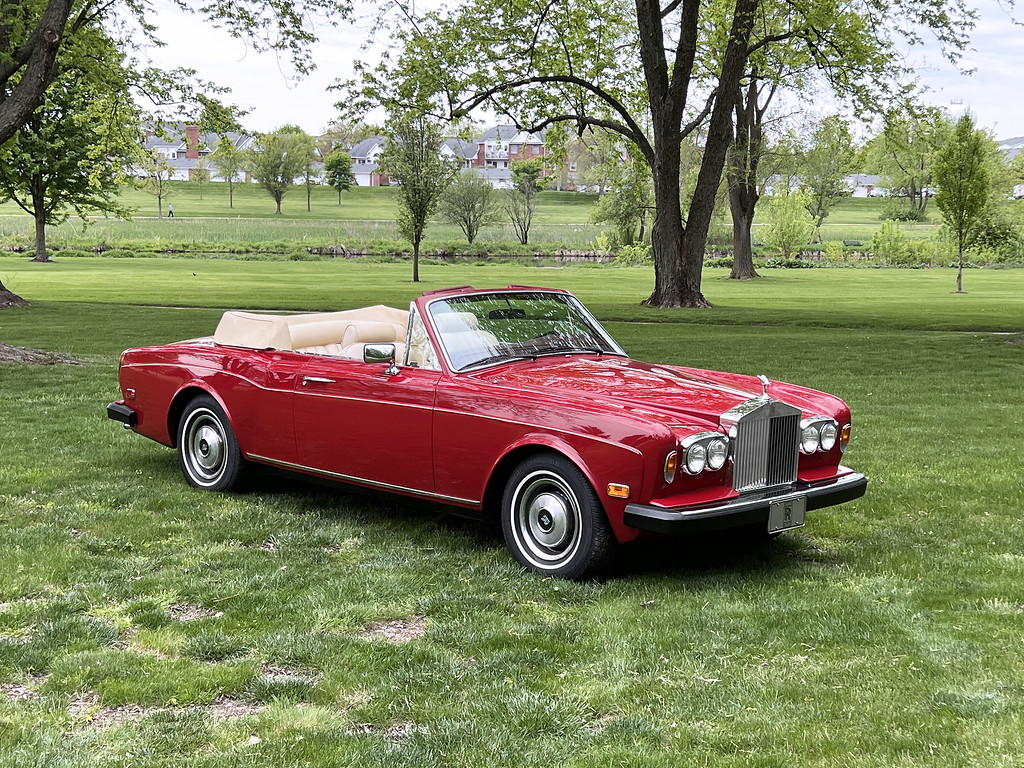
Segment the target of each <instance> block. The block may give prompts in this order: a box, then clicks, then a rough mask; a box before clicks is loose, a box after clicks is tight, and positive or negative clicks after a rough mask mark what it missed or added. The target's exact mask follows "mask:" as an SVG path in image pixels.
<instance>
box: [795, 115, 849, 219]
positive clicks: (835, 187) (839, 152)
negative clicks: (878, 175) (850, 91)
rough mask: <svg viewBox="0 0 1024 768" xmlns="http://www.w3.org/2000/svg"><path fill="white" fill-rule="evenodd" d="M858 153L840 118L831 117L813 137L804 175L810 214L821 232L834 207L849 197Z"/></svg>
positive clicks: (816, 127) (815, 131) (814, 132)
mask: <svg viewBox="0 0 1024 768" xmlns="http://www.w3.org/2000/svg"><path fill="white" fill-rule="evenodd" d="M855 156H856V151H855V150H854V147H853V135H852V134H851V133H850V126H849V124H847V122H846V121H845V120H844V119H843V118H842V117H840V116H839V115H829V116H828V117H826V118H825V119H823V120H822V121H821V122H819V123H818V124H817V125H816V126H815V127H814V131H813V132H812V133H811V137H810V146H809V147H808V148H807V152H806V154H805V155H804V157H803V163H802V165H803V173H802V174H801V176H802V178H803V180H804V183H805V184H806V185H807V189H808V192H809V197H808V202H807V212H808V213H809V214H811V217H812V218H813V219H814V226H815V227H816V228H820V227H821V225H822V224H823V223H824V222H825V219H826V218H827V217H828V215H829V213H831V211H832V208H833V207H835V204H836V203H837V202H838V201H839V200H841V199H842V198H844V197H849V196H850V188H849V186H848V185H847V184H846V180H845V179H846V175H847V174H848V173H850V171H851V170H852V169H853V166H854V158H855Z"/></svg>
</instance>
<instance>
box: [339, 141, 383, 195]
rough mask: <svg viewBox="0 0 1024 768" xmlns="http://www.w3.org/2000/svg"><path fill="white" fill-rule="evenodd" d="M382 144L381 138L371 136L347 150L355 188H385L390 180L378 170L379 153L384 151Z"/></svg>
mask: <svg viewBox="0 0 1024 768" xmlns="http://www.w3.org/2000/svg"><path fill="white" fill-rule="evenodd" d="M384 142H385V139H384V137H383V136H371V137H370V138H368V139H363V140H362V141H360V142H359V143H358V144H356V145H355V146H354V147H352V149H351V150H349V153H348V154H349V156H350V157H351V158H352V175H353V176H355V178H356V186H359V187H386V186H387V185H388V184H389V183H390V179H388V177H387V176H386V175H384V174H383V173H381V172H380V170H379V168H378V161H379V159H380V153H381V152H383V151H384Z"/></svg>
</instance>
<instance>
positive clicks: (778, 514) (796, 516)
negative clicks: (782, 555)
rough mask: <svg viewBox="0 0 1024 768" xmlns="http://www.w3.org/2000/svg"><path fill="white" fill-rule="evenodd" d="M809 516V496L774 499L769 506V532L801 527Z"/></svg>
mask: <svg viewBox="0 0 1024 768" xmlns="http://www.w3.org/2000/svg"><path fill="white" fill-rule="evenodd" d="M806 517H807V497H806V496H797V497H796V498H795V499H786V501H773V502H772V503H771V504H770V505H769V507H768V533H778V532H779V531H788V530H789V529H790V528H799V527H800V526H801V525H803V524H804V520H805V518H806Z"/></svg>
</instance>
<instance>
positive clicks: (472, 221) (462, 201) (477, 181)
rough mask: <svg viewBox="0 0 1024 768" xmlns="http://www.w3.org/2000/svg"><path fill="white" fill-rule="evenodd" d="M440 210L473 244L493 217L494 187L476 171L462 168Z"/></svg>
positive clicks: (445, 193)
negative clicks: (481, 228) (482, 228)
mask: <svg viewBox="0 0 1024 768" xmlns="http://www.w3.org/2000/svg"><path fill="white" fill-rule="evenodd" d="M440 213H441V216H442V217H443V218H444V219H445V220H447V221H448V222H450V223H452V224H456V225H457V226H458V227H459V229H461V230H462V233H463V234H464V235H465V236H466V239H467V240H468V241H469V242H470V243H472V242H473V241H474V240H475V239H476V236H477V233H478V232H479V231H480V227H481V226H483V225H484V224H485V223H486V222H488V221H490V220H491V219H492V218H493V216H494V187H492V186H491V184H490V182H489V181H487V179H484V178H481V177H480V176H479V175H477V174H476V173H474V172H473V171H471V170H466V171H463V172H462V173H460V174H459V175H458V176H457V177H456V178H455V180H454V181H453V182H452V184H451V186H450V187H448V189H446V190H445V191H444V194H443V195H441V203H440Z"/></svg>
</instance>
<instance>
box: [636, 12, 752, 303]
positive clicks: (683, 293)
mask: <svg viewBox="0 0 1024 768" xmlns="http://www.w3.org/2000/svg"><path fill="white" fill-rule="evenodd" d="M638 7H639V5H638ZM757 7H758V0H737V2H736V13H735V16H734V17H733V20H732V30H731V32H730V35H729V43H728V46H727V48H726V52H725V58H724V60H723V62H722V71H721V77H720V78H719V85H718V91H717V93H716V94H715V106H714V109H713V110H712V112H711V121H710V123H709V126H708V135H707V141H706V143H705V146H704V159H703V161H702V163H701V167H700V173H699V174H698V176H697V186H696V188H695V190H694V194H693V198H692V200H691V201H690V209H689V212H688V215H687V217H686V226H685V228H684V227H683V222H682V219H683V216H682V210H681V209H680V204H679V203H680V200H679V172H680V166H681V163H680V159H681V154H680V140H681V138H682V137H681V135H680V131H679V117H680V115H681V109H680V112H679V113H674V112H672V111H671V110H665V111H664V112H662V111H661V110H660V108H659V107H658V106H657V99H656V98H655V97H656V95H657V94H656V93H654V92H651V102H652V110H654V114H653V117H654V120H653V123H654V132H655V147H654V149H655V153H654V161H655V162H654V164H653V168H652V170H653V171H654V199H655V205H656V206H657V209H658V212H657V215H656V218H655V220H654V228H653V230H652V231H651V245H652V246H653V250H654V272H655V280H654V293H652V294H651V296H650V298H648V299H647V301H646V302H645V303H646V304H650V305H651V306H655V307H696V308H708V307H710V306H711V304H710V303H709V302H708V300H707V299H705V298H704V294H703V293H701V270H702V269H703V267H704V249H705V247H706V245H707V240H708V230H709V229H710V227H711V217H712V216H713V215H714V212H715V193H716V192H717V190H718V184H719V182H720V181H721V179H722V169H723V168H724V167H725V155H726V152H727V151H728V149H729V145H730V143H731V142H732V112H733V106H734V105H735V103H736V95H737V94H738V93H739V87H740V79H741V78H742V76H743V72H744V69H745V68H746V61H747V43H748V41H749V40H750V34H751V31H752V29H753V26H754V14H755V12H756V11H757ZM694 24H695V22H694ZM642 31H643V30H642ZM677 64H678V62H677ZM648 87H649V89H650V78H649V79H648Z"/></svg>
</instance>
